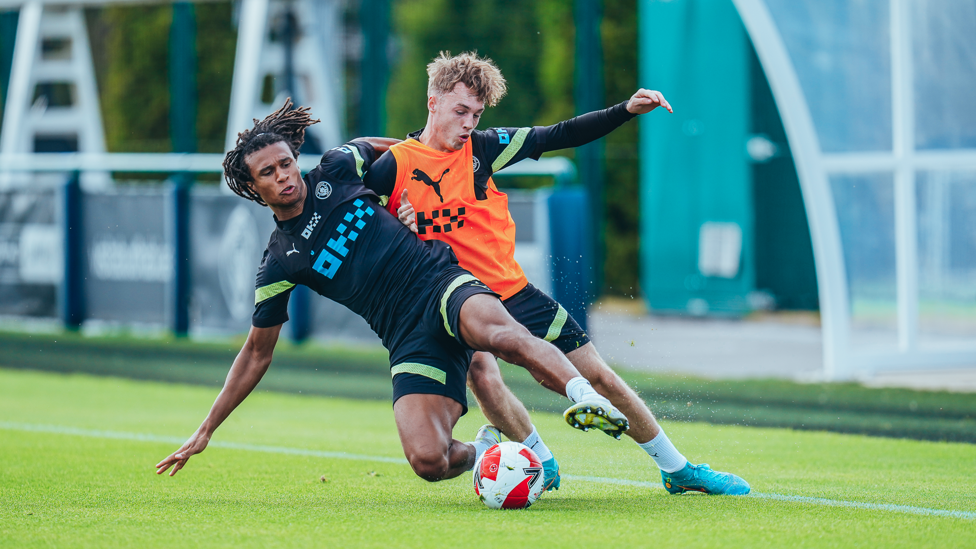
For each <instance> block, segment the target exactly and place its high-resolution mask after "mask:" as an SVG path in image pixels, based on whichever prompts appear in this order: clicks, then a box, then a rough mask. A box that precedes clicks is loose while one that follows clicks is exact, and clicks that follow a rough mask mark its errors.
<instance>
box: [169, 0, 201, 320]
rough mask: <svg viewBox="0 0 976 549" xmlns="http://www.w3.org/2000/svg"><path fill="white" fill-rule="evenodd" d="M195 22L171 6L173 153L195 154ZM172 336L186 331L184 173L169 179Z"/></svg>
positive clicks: (181, 7) (185, 7)
mask: <svg viewBox="0 0 976 549" xmlns="http://www.w3.org/2000/svg"><path fill="white" fill-rule="evenodd" d="M196 73H197V67H196V21H195V19H194V9H193V5H192V4H190V3H189V2H177V3H175V4H173V22H172V24H171V26H170V34H169V88H170V96H169V98H170V103H169V104H170V109H169V113H170V114H169V120H170V139H171V141H172V144H173V152H177V153H193V152H196V148H197V139H196V118H197V93H196V92H197V90H196ZM173 180H174V181H173V188H172V191H171V193H172V194H171V197H172V208H173V255H174V257H173V269H174V272H173V302H172V306H173V317H172V322H173V325H172V328H173V333H174V334H175V335H176V336H177V337H185V336H186V334H187V332H188V331H189V329H190V298H191V293H192V292H191V287H190V188H191V187H192V185H193V176H192V175H191V174H189V173H187V172H181V173H177V174H175V175H174V177H173Z"/></svg>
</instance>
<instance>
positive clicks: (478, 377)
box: [468, 352, 532, 442]
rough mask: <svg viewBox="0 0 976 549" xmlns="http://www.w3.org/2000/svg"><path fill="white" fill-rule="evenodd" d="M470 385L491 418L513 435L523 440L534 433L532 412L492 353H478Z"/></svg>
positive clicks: (472, 360) (491, 420) (517, 439)
mask: <svg viewBox="0 0 976 549" xmlns="http://www.w3.org/2000/svg"><path fill="white" fill-rule="evenodd" d="M468 387H469V388H470V389H471V392H472V393H474V397H475V398H476V399H477V400H478V405H479V406H480V407H481V413H483V414H484V415H485V417H486V418H488V422H489V423H491V424H492V425H494V426H495V427H498V429H499V430H500V431H501V432H502V433H504V434H505V436H507V437H508V438H509V439H511V440H515V441H518V442H522V441H524V440H525V439H526V438H528V436H529V435H531V434H532V420H531V419H530V418H529V412H528V411H527V410H526V409H525V406H524V405H523V404H522V402H521V401H520V400H519V399H518V398H516V397H515V395H514V394H512V391H511V390H509V388H508V386H506V385H505V382H504V381H503V380H502V372H501V370H499V369H498V362H497V361H496V360H495V357H494V356H492V354H491V353H480V352H479V353H475V354H474V358H473V359H471V367H470V368H469V369H468Z"/></svg>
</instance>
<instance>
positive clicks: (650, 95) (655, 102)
mask: <svg viewBox="0 0 976 549" xmlns="http://www.w3.org/2000/svg"><path fill="white" fill-rule="evenodd" d="M658 107H664V108H665V109H667V110H668V112H671V113H673V112H674V111H673V110H671V104H670V103H668V100H667V99H665V98H664V94H662V93H661V92H659V91H654V90H645V89H644V88H641V89H639V90H637V93H635V94H634V95H633V96H632V97H631V98H630V101H628V102H627V112H630V113H631V114H647V113H649V112H651V111H653V110H654V109H656V108H658Z"/></svg>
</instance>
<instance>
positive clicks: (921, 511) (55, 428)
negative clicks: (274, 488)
mask: <svg viewBox="0 0 976 549" xmlns="http://www.w3.org/2000/svg"><path fill="white" fill-rule="evenodd" d="M0 429H6V430H8V431H26V432H33V433H49V434H58V435H73V436H82V437H91V438H107V439H116V440H133V441H139V442H165V443H169V444H183V443H184V442H185V441H186V440H185V439H183V438H179V437H171V436H162V435H153V434H145V433H126V432H121V431H102V430H97V429H79V428H77V427H66V426H61V425H39V424H33V423H16V422H10V421H0ZM209 447H211V448H227V449H231V450H244V451H248V452H265V453H270V454H287V455H297V456H311V457H320V458H331V459H349V460H359V461H378V462H384V463H399V464H403V465H406V464H407V460H405V459H403V458H392V457H384V456H369V455H362V454H350V453H347V452H325V451H321V450H306V449H303V448H289V447H285V446H263V445H258V444H242V443H238V442H221V441H212V442H211V443H210V444H209ZM562 477H563V478H564V479H566V480H576V481H582V482H596V483H600V484H616V485H621V486H639V487H643V488H662V486H661V483H659V482H647V481H640V480H627V479H621V478H609V477H592V476H585V475H567V474H564V475H562ZM742 497H750V498H756V499H765V500H772V501H783V502H789V503H803V504H808V505H821V506H825V507H846V508H850V509H864V510H868V511H887V512H891V513H902V514H910V515H922V516H932V517H949V518H959V519H966V520H976V513H974V512H970V511H954V510H950V509H931V508H928V507H913V506H911V505H895V504H891V503H865V502H861V501H845V500H837V499H827V498H815V497H808V496H792V495H785V494H765V493H756V492H754V493H751V494H749V495H748V496H742Z"/></svg>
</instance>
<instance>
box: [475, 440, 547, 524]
mask: <svg viewBox="0 0 976 549" xmlns="http://www.w3.org/2000/svg"><path fill="white" fill-rule="evenodd" d="M545 477H546V475H545V473H544V472H543V470H542V461H540V460H539V456H537V455H536V454H535V452H533V451H532V450H531V449H530V448H529V447H528V446H525V445H523V444H519V443H518V442H512V441H508V442H502V443H499V444H496V445H494V446H492V447H491V448H489V449H488V451H487V452H485V453H484V454H482V455H481V457H480V458H478V461H477V462H475V464H474V492H475V493H476V494H478V497H479V498H481V501H482V502H484V504H485V505H487V506H488V507H491V508H492V509H524V508H526V507H528V506H530V505H532V503H533V502H535V500H537V499H539V496H541V495H542V492H543V487H544V486H545V480H546V479H545Z"/></svg>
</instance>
